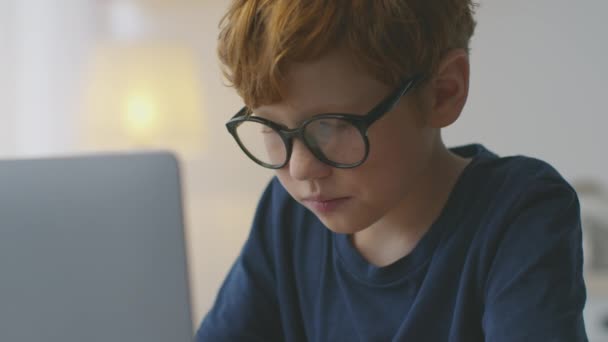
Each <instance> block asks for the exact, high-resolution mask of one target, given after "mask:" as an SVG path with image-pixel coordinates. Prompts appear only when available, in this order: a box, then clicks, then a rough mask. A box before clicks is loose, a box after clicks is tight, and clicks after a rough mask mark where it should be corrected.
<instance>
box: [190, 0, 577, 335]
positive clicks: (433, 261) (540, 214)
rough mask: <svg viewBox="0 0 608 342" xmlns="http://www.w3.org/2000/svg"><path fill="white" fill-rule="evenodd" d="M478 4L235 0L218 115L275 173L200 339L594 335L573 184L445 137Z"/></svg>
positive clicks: (459, 104)
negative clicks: (229, 104)
mask: <svg viewBox="0 0 608 342" xmlns="http://www.w3.org/2000/svg"><path fill="white" fill-rule="evenodd" d="M472 12H473V4H472V3H471V1H470V0H444V1H429V0H236V1H234V2H233V4H232V7H231V8H230V10H229V12H228V13H227V14H226V16H225V18H224V20H223V26H222V32H221V34H220V39H219V55H220V59H221V61H222V62H223V64H224V65H225V72H226V76H227V77H228V79H229V80H230V81H231V82H232V84H233V85H234V86H235V88H236V89H237V91H238V92H239V94H240V95H241V96H242V98H243V99H244V102H245V104H246V107H245V108H243V109H242V110H241V111H239V112H238V113H237V114H236V115H235V116H234V117H233V118H232V119H231V120H230V121H229V122H228V124H227V127H228V130H229V131H230V133H231V134H232V135H233V136H234V138H235V139H236V141H237V143H238V144H239V146H240V147H241V149H242V150H243V151H244V152H245V153H246V154H247V155H248V156H249V158H251V159H252V160H253V161H254V162H256V163H258V164H259V165H261V166H263V167H268V168H272V169H275V170H276V178H275V179H273V180H272V181H271V183H270V184H269V186H268V188H267V189H266V191H265V192H264V194H263V196H262V198H261V200H260V203H259V205H258V209H257V213H256V216H255V219H254V222H253V227H252V230H251V233H250V236H249V238H248V240H247V242H246V244H245V246H244V248H243V250H242V252H241V255H240V256H239V258H238V259H237V260H236V262H235V264H234V265H233V267H232V269H231V271H230V273H229V274H228V276H227V278H226V280H225V282H224V284H223V286H222V288H221V290H220V292H219V294H218V297H217V300H216V302H215V305H214V306H213V308H212V309H211V311H210V312H209V313H208V314H207V316H206V317H205V319H204V320H203V323H202V325H201V327H200V329H199V331H198V334H197V340H198V341H264V342H267V341H416V342H417V341H454V342H456V341H458V342H470V341H493V342H494V341H586V340H587V338H586V334H585V330H584V324H583V319H582V310H583V307H584V303H585V297H586V295H585V285H584V282H583V278H582V248H581V229H580V218H579V207H578V201H577V197H576V194H575V192H574V191H573V189H572V188H571V187H570V186H569V185H568V184H567V183H566V181H564V179H563V178H562V177H561V176H560V175H559V174H558V173H557V172H556V171H555V170H554V169H553V168H552V167H551V166H549V165H548V164H546V163H544V162H542V161H539V160H535V159H531V158H526V157H521V156H520V157H510V158H499V157H498V156H496V155H495V154H493V153H492V152H490V151H488V150H486V149H485V148H484V147H483V146H481V145H470V146H464V147H459V148H453V149H447V148H446V147H445V145H444V143H443V141H442V139H441V129H442V128H444V127H447V126H449V125H450V124H452V123H453V122H455V121H456V119H457V118H458V117H459V115H460V113H461V111H462V109H463V107H464V105H465V102H466V99H467V95H468V85H469V58H468V44H469V40H470V38H471V36H472V34H473V31H474V26H475V25H474V21H473V16H472Z"/></svg>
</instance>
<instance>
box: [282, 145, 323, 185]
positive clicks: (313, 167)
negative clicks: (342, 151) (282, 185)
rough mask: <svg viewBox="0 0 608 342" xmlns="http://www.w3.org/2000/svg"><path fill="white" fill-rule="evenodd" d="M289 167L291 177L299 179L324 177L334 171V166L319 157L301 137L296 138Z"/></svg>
mask: <svg viewBox="0 0 608 342" xmlns="http://www.w3.org/2000/svg"><path fill="white" fill-rule="evenodd" d="M287 167H288V168H289V174H290V175H291V177H292V178H294V179H297V180H310V179H319V178H324V177H327V176H329V175H330V174H331V172H332V167H331V166H329V165H327V164H325V163H323V162H322V161H320V160H319V159H317V157H315V156H314V154H312V152H311V151H310V150H309V149H308V147H306V145H304V143H302V142H301V141H300V140H299V139H294V142H293V149H292V151H291V158H290V159H289V164H288V165H287Z"/></svg>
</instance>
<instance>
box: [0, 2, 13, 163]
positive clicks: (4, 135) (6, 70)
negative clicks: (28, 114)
mask: <svg viewBox="0 0 608 342" xmlns="http://www.w3.org/2000/svg"><path fill="white" fill-rule="evenodd" d="M13 13H14V6H13V3H12V2H10V1H2V2H0V42H2V45H0V156H2V155H7V154H10V153H11V152H13V151H14V150H15V135H14V125H15V116H14V111H15V110H14V101H13V99H14V96H15V93H14V88H15V73H14V65H15V53H14V48H13V47H14V45H15V39H14V36H15V34H14V26H15V25H14V15H13ZM2 46H4V47H2Z"/></svg>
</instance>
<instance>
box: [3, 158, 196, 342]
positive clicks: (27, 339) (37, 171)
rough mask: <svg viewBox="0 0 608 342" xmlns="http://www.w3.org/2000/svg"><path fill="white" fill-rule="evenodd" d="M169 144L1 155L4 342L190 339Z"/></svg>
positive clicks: (176, 177)
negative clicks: (153, 148)
mask: <svg viewBox="0 0 608 342" xmlns="http://www.w3.org/2000/svg"><path fill="white" fill-rule="evenodd" d="M179 174H180V172H179V167H178V162H177V160H176V158H175V157H174V156H173V155H171V154H170V153H168V152H137V153H121V154H97V155H87V156H75V157H60V158H46V159H20V160H0V341H2V342H33V341H46V342H83V341H87V342H122V341H125V342H127V341H128V342H168V341H172V342H186V341H192V340H193V322H192V318H191V310H190V306H189V305H190V298H189V289H188V276H187V264H186V249H185V241H184V230H183V218H182V217H183V216H182V202H181V198H182V196H181V189H180V176H179Z"/></svg>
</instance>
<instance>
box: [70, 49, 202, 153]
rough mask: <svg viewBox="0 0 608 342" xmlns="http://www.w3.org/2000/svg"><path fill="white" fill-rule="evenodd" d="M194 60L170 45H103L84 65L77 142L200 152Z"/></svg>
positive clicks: (190, 53) (198, 85) (199, 102)
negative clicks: (79, 126)
mask: <svg viewBox="0 0 608 342" xmlns="http://www.w3.org/2000/svg"><path fill="white" fill-rule="evenodd" d="M200 78H201V76H200V70H199V60H198V58H197V56H196V54H195V53H194V52H193V51H191V50H190V49H189V48H186V47H182V46H176V45H163V44H146V45H141V44H140V45H128V44H124V45H120V44H114V45H108V46H101V47H99V48H97V49H96V50H95V53H94V55H93V58H92V60H91V63H90V64H89V67H88V73H87V80H86V88H85V96H84V99H85V101H84V115H83V118H84V120H83V126H84V130H83V132H84V134H83V137H82V141H83V142H84V144H85V146H86V147H87V148H95V149H124V148H163V149H171V150H175V151H177V152H178V153H180V154H182V155H183V154H185V155H193V154H198V153H200V152H201V151H202V150H203V148H204V147H205V146H204V145H205V144H204V141H203V139H204V136H205V135H204V128H205V127H204V115H203V109H202V99H201V94H202V85H201V80H200Z"/></svg>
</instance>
